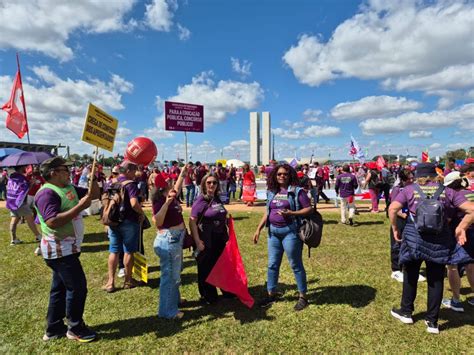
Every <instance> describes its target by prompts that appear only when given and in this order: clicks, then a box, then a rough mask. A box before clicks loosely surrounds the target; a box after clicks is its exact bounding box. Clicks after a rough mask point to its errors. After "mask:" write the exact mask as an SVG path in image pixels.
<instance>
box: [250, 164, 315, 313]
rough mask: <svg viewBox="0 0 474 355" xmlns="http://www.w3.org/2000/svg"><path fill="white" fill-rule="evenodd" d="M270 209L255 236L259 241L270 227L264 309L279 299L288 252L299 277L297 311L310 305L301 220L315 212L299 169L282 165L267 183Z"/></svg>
mask: <svg viewBox="0 0 474 355" xmlns="http://www.w3.org/2000/svg"><path fill="white" fill-rule="evenodd" d="M267 190H268V191H267V208H266V212H265V214H264V215H263V217H262V220H261V221H260V223H259V225H258V227H257V230H256V232H255V234H254V237H253V241H254V243H257V242H258V239H259V237H260V232H261V231H262V229H263V227H264V226H267V227H268V273H267V291H268V296H267V297H266V298H265V299H263V300H262V301H261V302H260V306H261V307H269V306H271V305H272V304H273V303H274V302H275V301H276V299H277V296H278V293H277V286H278V276H279V272H280V265H281V260H282V258H283V253H284V252H286V255H287V257H288V261H289V263H290V266H291V269H292V270H293V273H294V275H295V279H296V284H297V286H298V291H299V299H298V302H297V303H296V305H295V307H294V308H295V310H296V311H300V310H302V309H304V308H306V307H307V306H308V300H307V298H306V291H307V283H306V272H305V269H304V266H303V260H302V253H303V242H302V241H301V239H300V238H299V237H298V227H299V217H302V216H305V215H307V214H308V213H310V212H311V209H312V207H311V201H310V199H309V198H308V195H307V194H306V193H305V191H304V189H302V188H301V187H298V177H297V175H296V171H295V169H293V168H292V167H291V166H290V165H288V164H283V165H278V166H277V167H276V168H275V169H273V170H272V172H271V173H270V176H269V178H268V180H267Z"/></svg>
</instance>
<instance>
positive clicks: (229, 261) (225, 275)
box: [206, 217, 254, 308]
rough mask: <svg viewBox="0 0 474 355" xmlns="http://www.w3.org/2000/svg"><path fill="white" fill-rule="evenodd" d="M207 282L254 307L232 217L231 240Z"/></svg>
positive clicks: (230, 223) (230, 225)
mask: <svg viewBox="0 0 474 355" xmlns="http://www.w3.org/2000/svg"><path fill="white" fill-rule="evenodd" d="M206 282H207V283H210V284H211V285H214V286H216V287H219V288H220V289H222V290H224V291H227V292H231V293H233V294H235V295H236V296H237V297H238V298H239V300H240V301H241V302H242V303H243V304H245V305H246V306H247V307H249V308H252V307H253V304H254V300H253V298H252V296H250V294H249V290H248V288H247V275H246V274H245V268H244V264H243V262H242V257H241V256H240V251H239V246H238V244H237V238H236V236H235V230H234V220H233V219H232V217H231V218H230V219H229V241H228V242H227V245H226V246H225V249H224V251H223V252H222V254H221V256H220V257H219V259H218V260H217V263H216V265H214V268H213V269H212V271H211V273H210V274H209V276H208V277H207V279H206Z"/></svg>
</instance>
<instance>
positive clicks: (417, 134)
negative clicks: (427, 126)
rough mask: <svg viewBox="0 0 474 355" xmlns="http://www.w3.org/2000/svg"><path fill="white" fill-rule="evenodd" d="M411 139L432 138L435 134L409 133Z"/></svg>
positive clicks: (426, 132)
mask: <svg viewBox="0 0 474 355" xmlns="http://www.w3.org/2000/svg"><path fill="white" fill-rule="evenodd" d="M408 136H409V137H410V138H431V137H432V136H433V132H430V131H410V133H408Z"/></svg>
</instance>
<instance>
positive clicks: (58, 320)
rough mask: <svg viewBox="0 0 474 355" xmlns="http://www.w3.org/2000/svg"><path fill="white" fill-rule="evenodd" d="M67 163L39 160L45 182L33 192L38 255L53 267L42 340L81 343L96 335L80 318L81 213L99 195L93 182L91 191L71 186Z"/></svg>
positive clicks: (83, 288) (82, 301)
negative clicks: (62, 338) (39, 239)
mask: <svg viewBox="0 0 474 355" xmlns="http://www.w3.org/2000/svg"><path fill="white" fill-rule="evenodd" d="M69 165H70V164H69V163H67V162H66V161H65V160H64V159H63V158H61V157H54V158H50V159H47V160H45V161H44V162H43V163H42V164H41V175H42V176H43V178H44V179H45V180H46V183H45V184H44V185H43V186H42V187H41V189H40V190H39V191H38V192H37V193H36V196H35V206H36V210H37V211H38V219H39V221H40V224H41V233H42V240H41V250H42V255H43V258H44V261H45V263H46V265H48V267H49V268H50V269H51V270H52V271H53V273H52V278H53V280H52V282H51V291H50V294H49V306H48V313H47V317H46V319H47V328H46V333H45V334H44V336H43V340H44V341H48V340H52V339H56V338H59V337H63V336H65V335H66V336H67V338H68V339H71V340H77V341H79V342H81V343H86V342H90V341H92V340H94V339H95V337H96V333H95V332H94V331H92V330H90V329H89V328H88V327H87V326H86V325H85V323H84V320H83V318H82V316H83V313H84V306H85V303H86V296H87V281H86V277H85V275H84V270H83V269H82V265H81V262H80V260H79V255H80V253H81V243H82V239H83V237H84V225H83V222H82V215H81V212H82V211H83V210H84V209H86V208H88V207H89V206H90V204H91V201H92V200H93V199H96V198H98V197H99V194H100V191H99V186H98V185H97V182H94V183H93V184H92V188H91V191H90V193H88V191H87V190H86V189H83V188H80V187H76V186H73V185H71V181H70V171H69ZM64 318H66V319H67V323H68V326H67V327H66V326H65V324H64Z"/></svg>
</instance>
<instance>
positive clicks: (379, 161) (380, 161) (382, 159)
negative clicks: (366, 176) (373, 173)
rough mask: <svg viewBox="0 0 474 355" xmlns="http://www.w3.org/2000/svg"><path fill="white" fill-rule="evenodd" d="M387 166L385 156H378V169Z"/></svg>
mask: <svg viewBox="0 0 474 355" xmlns="http://www.w3.org/2000/svg"><path fill="white" fill-rule="evenodd" d="M384 166H385V159H384V158H383V156H381V155H379V157H378V158H377V169H379V170H382V168H383V167H384Z"/></svg>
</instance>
